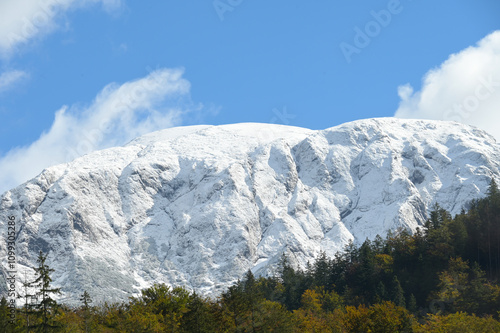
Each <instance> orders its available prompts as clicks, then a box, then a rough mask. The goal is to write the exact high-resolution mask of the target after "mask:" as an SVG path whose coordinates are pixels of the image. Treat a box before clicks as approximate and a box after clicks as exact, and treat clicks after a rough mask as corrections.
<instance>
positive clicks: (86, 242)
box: [0, 118, 500, 302]
mask: <svg viewBox="0 0 500 333" xmlns="http://www.w3.org/2000/svg"><path fill="white" fill-rule="evenodd" d="M499 161H500V149H499V146H498V145H497V144H496V142H495V140H494V139H493V138H492V137H491V136H489V135H488V134H486V133H485V132H483V131H480V130H478V129H476V128H473V127H469V126H465V125H461V124H458V123H448V122H437V121H417V120H400V119H393V118H387V119H370V120H362V121H356V122H352V123H348V124H344V125H341V126H337V127H333V128H330V129H326V130H322V131H312V130H308V129H302V128H296V127H289V126H280V125H269V124H236V125H225V126H193V127H181V128H173V129H167V130H164V131H160V132H155V133H151V134H148V135H146V136H143V137H140V138H138V139H136V140H134V141H132V142H130V143H129V144H127V145H125V146H123V147H116V148H111V149H107V150H103V151H98V152H94V153H92V154H89V155H86V156H83V157H81V158H78V159H76V160H75V161H73V162H71V163H68V164H64V165H58V166H55V167H51V168H48V169H47V170H45V171H43V172H42V173H41V174H40V175H39V176H38V177H36V178H35V179H33V180H31V181H29V182H27V183H26V184H24V185H21V186H19V187H17V188H15V189H13V190H11V191H8V192H6V193H5V194H3V196H2V197H1V204H0V228H1V229H0V230H2V238H1V239H0V245H1V248H0V254H1V256H2V257H5V246H4V245H5V233H6V225H5V224H6V221H8V219H7V217H8V216H9V215H14V216H16V217H17V218H18V220H19V222H18V231H19V232H18V236H17V248H18V250H17V251H18V252H17V256H18V261H19V263H20V265H19V271H20V272H24V271H28V274H32V271H30V270H28V269H27V267H33V266H34V265H35V264H36V255H37V253H38V251H40V250H42V251H43V252H45V253H48V262H49V265H51V266H52V267H53V268H55V270H56V272H55V273H54V276H53V277H54V281H55V284H57V285H59V286H61V287H62V288H63V291H64V296H63V301H68V302H73V301H75V300H76V299H77V295H79V294H81V293H82V291H83V290H87V291H89V293H90V294H91V295H93V296H94V298H96V299H97V300H99V299H103V298H104V297H106V299H108V300H109V299H115V300H119V299H126V298H127V297H128V296H130V295H132V294H134V293H137V292H138V290H139V289H140V288H143V287H147V286H149V285H151V284H152V283H153V282H165V283H168V284H175V285H185V286H187V287H189V288H193V289H195V290H196V291H198V292H201V293H205V294H212V293H218V292H220V291H222V290H223V289H224V288H226V287H227V286H228V285H230V284H231V283H233V282H234V281H235V280H237V279H238V278H240V277H241V276H242V275H243V274H244V272H245V271H246V270H248V269H249V268H252V270H253V271H254V273H256V274H269V273H272V269H273V265H274V264H276V262H277V260H278V259H279V257H280V255H281V253H283V252H285V253H287V254H288V255H289V257H290V258H291V260H292V261H293V262H294V264H296V265H299V266H303V265H305V264H306V263H307V261H309V260H312V258H313V257H314V256H315V255H317V254H318V253H319V251H326V253H327V254H328V255H333V254H334V253H335V252H336V251H339V250H341V249H342V248H343V247H344V246H345V245H346V244H347V243H348V242H349V241H350V240H354V241H355V242H362V241H363V240H365V239H366V237H369V238H373V237H375V236H376V235H377V234H382V235H384V234H385V233H386V232H387V231H388V230H389V229H397V228H399V227H403V228H407V229H411V230H415V229H416V228H417V226H418V225H420V224H422V223H423V222H424V221H425V219H426V218H427V213H428V210H429V208H431V207H432V205H433V204H434V203H435V202H439V203H440V204H441V205H442V206H443V207H444V208H445V209H447V210H450V211H451V212H452V213H458V212H459V211H460V209H461V208H462V207H463V206H464V205H466V204H467V202H468V201H470V200H471V199H473V198H477V197H481V196H482V195H484V193H485V191H486V189H487V187H488V184H489V182H490V180H491V178H492V177H495V178H498V176H499ZM100 297H101V298H100Z"/></svg>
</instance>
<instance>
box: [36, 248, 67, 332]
mask: <svg viewBox="0 0 500 333" xmlns="http://www.w3.org/2000/svg"><path fill="white" fill-rule="evenodd" d="M46 260H47V255H44V254H43V252H42V251H40V253H39V254H38V259H37V263H38V267H37V268H35V275H36V279H35V281H34V282H33V283H34V287H36V288H38V292H37V295H38V297H39V299H40V303H38V304H37V305H36V309H37V310H38V312H39V315H40V317H41V323H39V324H38V325H36V328H37V329H38V331H39V332H44V333H46V332H50V331H54V330H55V329H56V328H57V325H55V323H54V320H53V317H54V315H55V311H56V309H57V302H56V301H55V300H54V299H53V298H52V297H51V296H52V295H57V294H60V293H61V289H60V288H53V287H52V286H51V283H52V278H51V277H50V274H51V273H53V272H54V269H52V268H50V267H49V266H48V265H47V264H46V263H45V261H46Z"/></svg>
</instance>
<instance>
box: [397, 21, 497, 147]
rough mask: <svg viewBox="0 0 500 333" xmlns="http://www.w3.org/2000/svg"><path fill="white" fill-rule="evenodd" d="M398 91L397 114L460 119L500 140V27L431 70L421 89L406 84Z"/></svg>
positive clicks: (425, 77) (426, 75) (400, 115)
mask: <svg viewBox="0 0 500 333" xmlns="http://www.w3.org/2000/svg"><path fill="white" fill-rule="evenodd" d="M398 93H399V97H400V98H401V101H400V105H399V108H398V110H397V112H396V114H395V116H396V117H400V118H424V119H439V120H454V121H459V122H462V123H465V124H470V125H474V126H477V127H479V128H482V129H484V130H486V131H488V132H489V133H490V134H492V135H493V136H495V137H496V139H497V141H499V142H500V127H499V126H498V124H499V123H500V112H499V111H500V30H499V31H495V32H493V33H491V34H490V35H488V36H486V37H485V38H484V39H482V40H481V41H480V42H479V43H478V44H477V45H476V46H472V47H469V48H467V49H465V50H463V51H461V52H459V53H457V54H452V55H451V56H450V57H449V58H448V59H447V60H446V61H445V62H444V63H443V64H441V66H440V67H439V68H436V69H432V70H430V71H429V72H428V73H427V74H425V76H424V78H423V83H422V88H421V90H420V91H414V89H413V87H412V86H411V85H409V84H406V85H403V86H400V87H399V88H398Z"/></svg>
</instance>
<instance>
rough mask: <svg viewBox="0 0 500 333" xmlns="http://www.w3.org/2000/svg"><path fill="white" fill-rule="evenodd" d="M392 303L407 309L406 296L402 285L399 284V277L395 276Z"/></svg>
mask: <svg viewBox="0 0 500 333" xmlns="http://www.w3.org/2000/svg"><path fill="white" fill-rule="evenodd" d="M392 301H393V302H394V304H396V305H397V306H401V307H403V308H404V307H406V302H405V295H404V291H403V288H401V284H400V283H399V280H398V277H397V276H395V275H394V278H393V279H392Z"/></svg>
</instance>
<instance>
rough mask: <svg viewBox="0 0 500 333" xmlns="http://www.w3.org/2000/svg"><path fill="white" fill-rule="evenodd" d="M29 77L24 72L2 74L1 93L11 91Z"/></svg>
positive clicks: (0, 81) (14, 71)
mask: <svg viewBox="0 0 500 333" xmlns="http://www.w3.org/2000/svg"><path fill="white" fill-rule="evenodd" d="M28 77H29V74H28V73H26V72H24V71H19V70H11V71H7V72H3V73H1V74H0V93H2V92H4V91H7V90H9V89H10V88H12V86H14V85H15V84H16V83H19V82H20V81H22V80H24V79H26V78H28Z"/></svg>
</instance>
